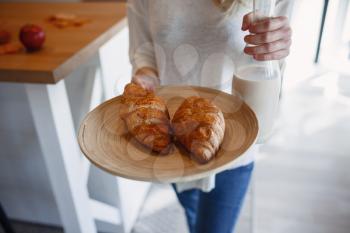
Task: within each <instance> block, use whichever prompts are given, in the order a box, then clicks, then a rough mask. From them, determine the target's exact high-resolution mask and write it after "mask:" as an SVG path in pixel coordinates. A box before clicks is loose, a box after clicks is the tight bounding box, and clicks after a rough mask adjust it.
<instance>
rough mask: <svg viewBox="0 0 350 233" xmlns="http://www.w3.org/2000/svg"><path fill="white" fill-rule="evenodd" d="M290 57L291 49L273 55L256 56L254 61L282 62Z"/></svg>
mask: <svg viewBox="0 0 350 233" xmlns="http://www.w3.org/2000/svg"><path fill="white" fill-rule="evenodd" d="M288 55H289V49H283V50H278V51H275V52H273V53H267V54H255V55H253V57H254V59H255V60H257V61H271V60H281V59H283V58H285V57H287V56H288Z"/></svg>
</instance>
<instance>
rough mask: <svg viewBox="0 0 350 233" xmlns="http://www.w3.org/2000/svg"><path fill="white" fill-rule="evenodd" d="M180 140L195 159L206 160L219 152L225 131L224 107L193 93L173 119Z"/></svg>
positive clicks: (202, 161)
mask: <svg viewBox="0 0 350 233" xmlns="http://www.w3.org/2000/svg"><path fill="white" fill-rule="evenodd" d="M172 127H173V131H174V134H175V136H176V140H178V141H179V142H180V143H181V144H182V145H183V146H184V147H185V148H186V149H187V150H188V151H190V152H191V153H192V155H193V157H194V159H195V160H197V161H198V162H200V163H206V162H208V161H210V159H212V158H213V157H214V156H215V154H216V152H217V151H218V149H219V147H220V145H221V143H222V141H223V138H224V133H225V120H224V116H223V114H222V112H221V110H220V109H219V108H218V107H216V106H215V105H214V104H213V103H211V102H210V101H209V100H207V99H204V98H201V97H196V96H192V97H189V98H187V99H185V100H184V102H183V103H182V104H181V106H180V107H179V109H178V110H177V111H176V112H175V114H174V117H173V119H172Z"/></svg>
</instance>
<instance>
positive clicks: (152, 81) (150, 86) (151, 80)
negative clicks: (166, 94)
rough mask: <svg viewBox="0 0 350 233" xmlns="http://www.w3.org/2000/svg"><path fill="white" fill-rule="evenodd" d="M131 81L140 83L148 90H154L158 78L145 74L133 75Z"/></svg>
mask: <svg viewBox="0 0 350 233" xmlns="http://www.w3.org/2000/svg"><path fill="white" fill-rule="evenodd" d="M132 82H134V83H136V84H138V85H140V86H141V87H142V88H144V89H146V90H148V91H154V90H155V88H156V87H157V86H159V80H158V79H157V78H155V77H151V76H147V75H135V76H134V77H133V78H132Z"/></svg>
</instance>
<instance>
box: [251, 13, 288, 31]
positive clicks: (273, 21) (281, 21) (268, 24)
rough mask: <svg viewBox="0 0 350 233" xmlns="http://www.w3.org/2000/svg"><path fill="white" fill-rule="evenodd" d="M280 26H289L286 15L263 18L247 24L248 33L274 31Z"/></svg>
mask: <svg viewBox="0 0 350 233" xmlns="http://www.w3.org/2000/svg"><path fill="white" fill-rule="evenodd" d="M282 27H289V23H288V18H287V17H286V16H278V17H272V18H267V19H263V20H260V21H257V22H255V23H252V24H251V25H250V26H249V32H250V33H265V32H271V31H275V30H277V29H280V28H282Z"/></svg>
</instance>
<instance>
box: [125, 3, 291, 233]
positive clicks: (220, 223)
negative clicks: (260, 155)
mask: <svg viewBox="0 0 350 233" xmlns="http://www.w3.org/2000/svg"><path fill="white" fill-rule="evenodd" d="M251 1H252V0H176V1H171V0H129V1H128V21H129V30H130V60H131V64H132V66H133V77H132V82H135V83H138V84H140V85H141V86H143V87H144V88H146V89H149V90H154V88H155V87H156V86H158V85H159V84H162V85H176V84H177V85H197V86H207V87H211V88H216V89H220V90H222V91H226V92H231V83H232V77H233V74H234V71H235V62H237V61H238V60H239V59H243V58H244V56H247V55H249V56H253V58H254V59H256V60H259V61H266V60H281V59H283V58H285V57H286V56H287V55H288V54H289V47H290V45H291V29H290V27H289V22H288V18H287V17H286V15H287V13H288V9H289V8H290V7H289V6H290V4H291V2H293V1H289V0H280V1H277V3H276V15H279V16H278V17H271V18H267V19H264V20H262V21H258V22H253V21H252V13H251V10H252V8H251V6H252V4H251ZM249 33H251V35H248V34H249ZM246 43H249V44H251V45H255V46H253V47H251V46H250V47H246ZM243 51H244V53H245V54H246V55H243ZM253 161H254V152H253V151H249V152H247V153H245V154H244V155H243V156H241V157H240V159H239V160H238V161H236V163H235V165H234V166H233V167H232V169H229V170H226V171H224V172H221V173H219V174H217V175H216V176H212V177H208V178H205V179H200V180H197V181H194V182H189V183H177V184H174V185H173V187H174V190H175V192H176V194H177V196H178V199H179V201H180V203H181V204H182V206H183V207H184V209H185V213H186V217H187V222H188V226H189V229H190V232H191V233H195V232H197V233H214V232H215V233H231V232H232V230H233V228H234V226H235V223H236V220H237V217H238V214H239V212H240V209H241V205H242V202H243V199H244V196H245V193H246V191H247V187H248V184H249V180H250V177H251V173H252V170H253V166H254V165H253Z"/></svg>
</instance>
